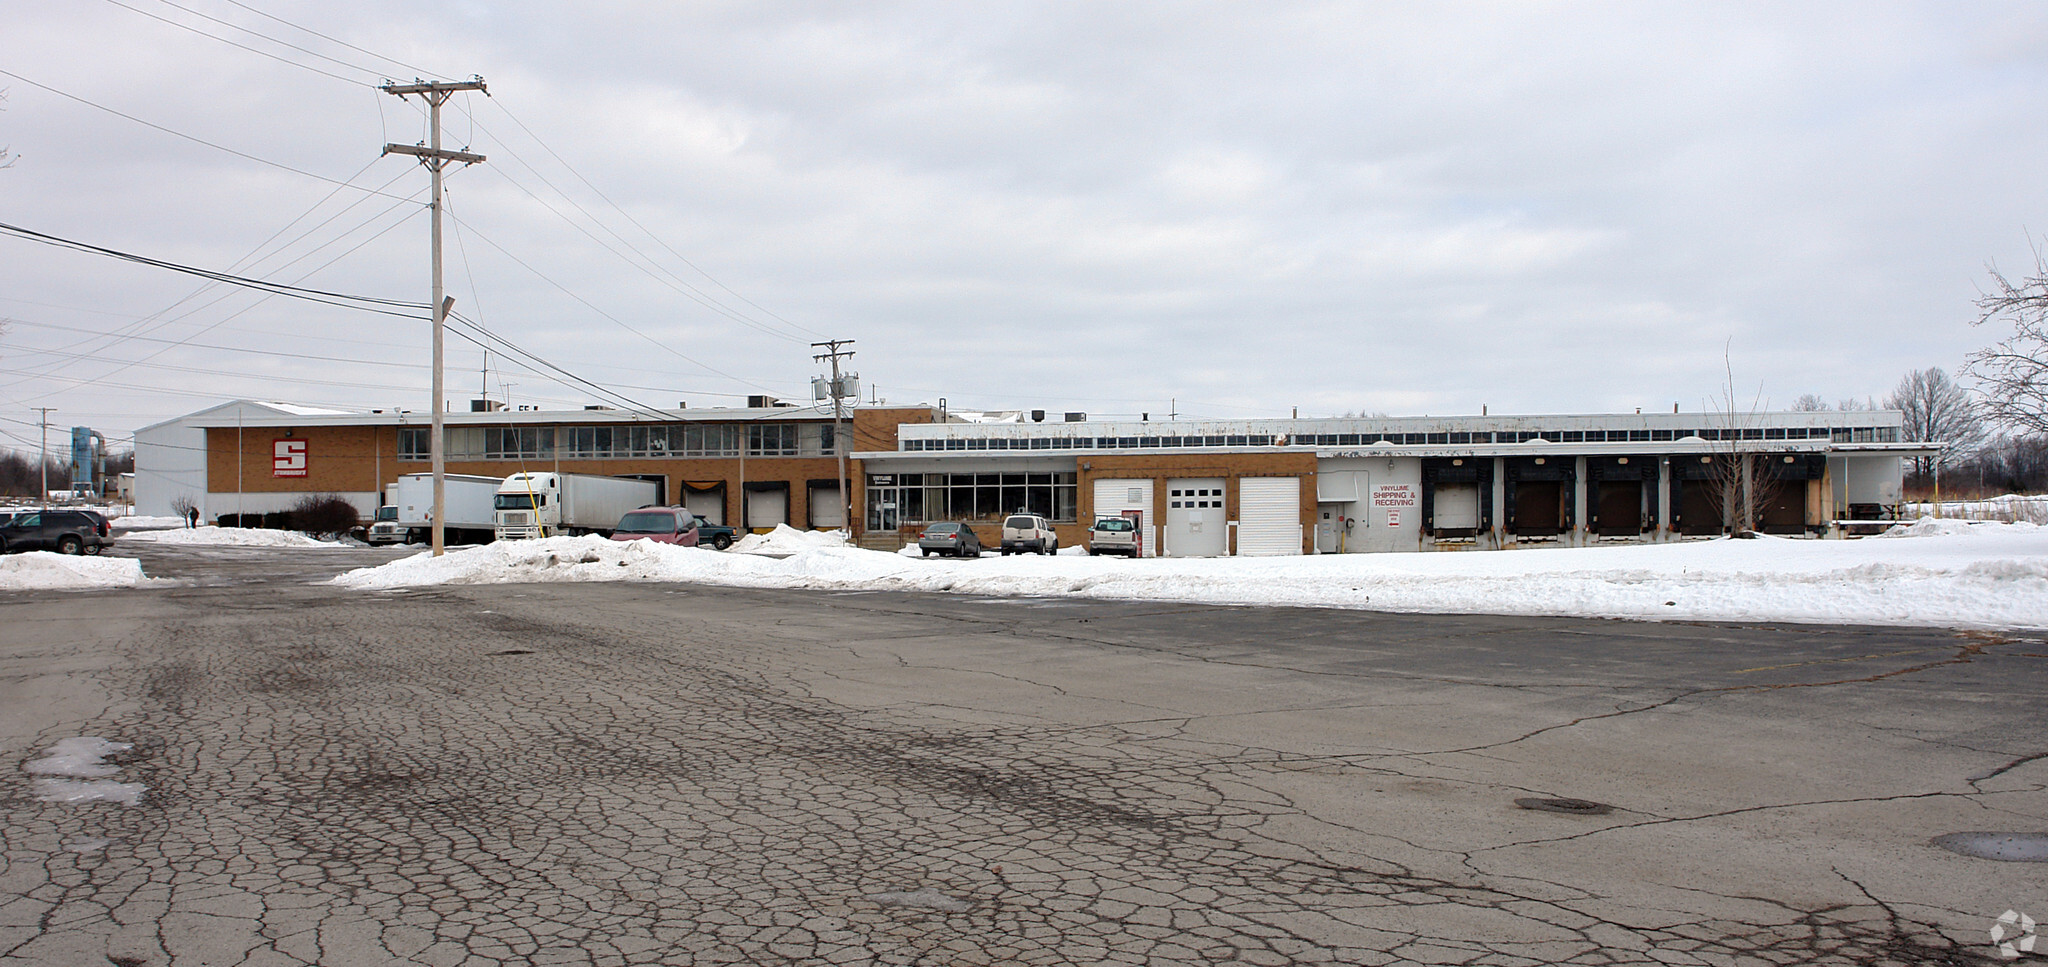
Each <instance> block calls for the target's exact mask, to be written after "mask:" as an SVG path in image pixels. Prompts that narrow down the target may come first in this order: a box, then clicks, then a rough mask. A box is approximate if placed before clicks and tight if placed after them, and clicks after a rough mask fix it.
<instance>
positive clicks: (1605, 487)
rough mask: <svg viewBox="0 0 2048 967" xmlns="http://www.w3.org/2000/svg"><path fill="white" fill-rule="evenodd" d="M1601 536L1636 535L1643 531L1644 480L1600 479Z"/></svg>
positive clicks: (1598, 512) (1599, 512)
mask: <svg viewBox="0 0 2048 967" xmlns="http://www.w3.org/2000/svg"><path fill="white" fill-rule="evenodd" d="M1595 513H1597V514H1599V515H1600V517H1599V527H1600V536H1601V537H1634V536H1636V535H1638V534H1641V533H1642V532H1643V482H1642V481H1641V480H1602V481H1600V507H1599V509H1598V510H1597V511H1595Z"/></svg>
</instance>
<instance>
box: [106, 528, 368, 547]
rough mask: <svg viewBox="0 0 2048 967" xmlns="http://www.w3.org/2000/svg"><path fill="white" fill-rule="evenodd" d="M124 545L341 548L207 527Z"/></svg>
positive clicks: (298, 537) (293, 535)
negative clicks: (139, 543) (145, 542)
mask: <svg viewBox="0 0 2048 967" xmlns="http://www.w3.org/2000/svg"><path fill="white" fill-rule="evenodd" d="M121 540H124V541H148V542H152V543H157V544H209V545H214V546H222V545H226V546H232V547H340V546H341V545H340V544H336V543H333V542H331V541H322V540H315V539H313V538H311V537H307V536H306V535H304V534H301V533H299V532H298V531H274V530H263V529H261V528H256V527H215V526H213V525H211V524H209V525H207V526H205V527H193V528H189V529H187V528H174V529H171V530H159V531H141V532H139V533H133V534H123V535H121Z"/></svg>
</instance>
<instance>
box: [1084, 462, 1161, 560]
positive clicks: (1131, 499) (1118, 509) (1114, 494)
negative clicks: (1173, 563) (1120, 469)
mask: <svg viewBox="0 0 2048 967" xmlns="http://www.w3.org/2000/svg"><path fill="white" fill-rule="evenodd" d="M1126 510H1138V511H1144V513H1145V519H1144V522H1143V525H1144V526H1143V528H1142V530H1141V531H1140V533H1142V534H1143V535H1144V541H1145V550H1144V556H1146V557H1153V556H1155V555H1157V554H1158V553H1159V522H1158V521H1156V520H1153V519H1152V481H1150V480H1096V481H1095V516H1097V517H1116V516H1119V515H1121V514H1122V513H1123V512H1124V511H1126ZM1084 523H1090V524H1092V523H1094V521H1084Z"/></svg>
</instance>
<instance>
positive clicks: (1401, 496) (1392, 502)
mask: <svg viewBox="0 0 2048 967" xmlns="http://www.w3.org/2000/svg"><path fill="white" fill-rule="evenodd" d="M1372 505H1373V506H1374V507H1413V506H1415V485H1414V484H1381V485H1379V486H1377V487H1374V488H1372Z"/></svg>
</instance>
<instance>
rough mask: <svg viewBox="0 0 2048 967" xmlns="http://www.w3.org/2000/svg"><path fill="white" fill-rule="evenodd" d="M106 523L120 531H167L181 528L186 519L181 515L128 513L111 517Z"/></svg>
mask: <svg viewBox="0 0 2048 967" xmlns="http://www.w3.org/2000/svg"><path fill="white" fill-rule="evenodd" d="M108 523H109V524H111V525H112V526H113V528H114V529H115V530H122V531H167V530H178V529H183V528H184V527H185V525H186V523H187V521H186V520H185V518H183V517H139V516H134V515H130V516H127V517H116V518H113V519H112V520H110V521H109V522H108Z"/></svg>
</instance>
